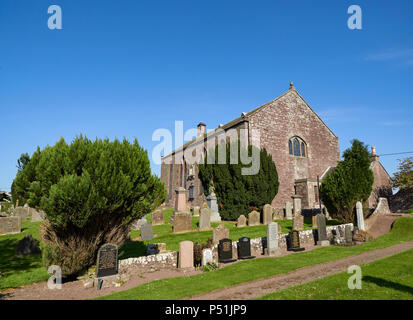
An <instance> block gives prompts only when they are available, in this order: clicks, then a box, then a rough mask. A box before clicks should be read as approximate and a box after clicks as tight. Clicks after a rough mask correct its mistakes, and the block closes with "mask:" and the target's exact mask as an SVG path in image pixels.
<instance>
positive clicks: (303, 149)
mask: <svg viewBox="0 0 413 320" xmlns="http://www.w3.org/2000/svg"><path fill="white" fill-rule="evenodd" d="M301 156H302V157H305V145H304V142H301Z"/></svg>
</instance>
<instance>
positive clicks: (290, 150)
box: [288, 140, 293, 154]
mask: <svg viewBox="0 0 413 320" xmlns="http://www.w3.org/2000/svg"><path fill="white" fill-rule="evenodd" d="M288 153H289V154H293V144H292V142H291V140H288Z"/></svg>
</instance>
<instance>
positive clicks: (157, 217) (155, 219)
mask: <svg viewBox="0 0 413 320" xmlns="http://www.w3.org/2000/svg"><path fill="white" fill-rule="evenodd" d="M164 223H165V221H164V216H163V212H162V211H161V210H158V211H155V212H153V213H152V225H153V226H157V225H160V224H164Z"/></svg>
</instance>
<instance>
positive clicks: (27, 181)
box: [12, 136, 165, 275]
mask: <svg viewBox="0 0 413 320" xmlns="http://www.w3.org/2000/svg"><path fill="white" fill-rule="evenodd" d="M18 163H19V165H18V167H19V170H18V173H17V176H16V178H15V180H14V182H13V185H12V194H13V200H14V201H16V200H17V199H18V200H19V203H20V204H24V203H26V202H27V203H28V204H29V205H30V206H31V207H35V208H38V209H42V210H44V211H45V213H46V218H47V219H46V221H45V222H44V223H43V224H42V227H41V235H42V240H43V243H44V244H45V245H46V247H45V248H44V250H43V259H44V263H45V265H46V266H49V265H52V264H54V265H58V266H60V267H61V268H62V272H63V274H64V275H73V274H77V273H79V272H81V271H82V270H84V269H85V268H87V267H89V266H90V265H93V264H95V262H96V255H97V250H98V249H99V247H100V246H101V245H103V244H105V243H115V244H117V245H118V246H121V245H122V244H123V242H124V241H125V240H126V239H127V238H128V233H129V226H130V224H131V223H132V222H133V221H134V220H136V219H138V218H141V217H142V216H144V215H145V214H147V213H149V212H151V211H152V210H154V209H155V208H156V207H157V206H158V205H159V204H161V203H162V202H163V201H164V198H165V188H164V186H163V183H162V182H161V181H160V180H159V178H158V177H156V176H154V175H152V174H151V169H150V163H149V159H148V156H147V152H146V151H145V150H144V149H142V148H141V147H140V146H139V144H138V142H137V140H135V141H134V142H133V143H129V142H128V141H127V140H123V142H120V141H118V140H114V141H109V140H108V139H105V140H101V139H96V140H95V141H91V140H89V139H87V138H86V137H83V136H79V137H77V138H76V139H75V140H74V141H73V142H72V143H71V144H70V145H68V144H67V143H66V142H65V141H64V139H63V138H62V139H61V140H60V141H59V142H57V143H56V145H54V146H52V147H50V146H47V147H45V148H44V149H43V150H40V148H38V149H37V151H36V152H35V153H34V154H33V155H32V157H29V156H28V155H27V154H25V155H22V157H21V158H20V159H19V161H18Z"/></svg>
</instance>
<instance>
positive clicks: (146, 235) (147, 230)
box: [140, 223, 153, 240]
mask: <svg viewBox="0 0 413 320" xmlns="http://www.w3.org/2000/svg"><path fill="white" fill-rule="evenodd" d="M140 231H141V239H142V240H150V239H152V238H153V228H152V225H151V224H150V223H147V224H144V225H143V226H141V229H140Z"/></svg>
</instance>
